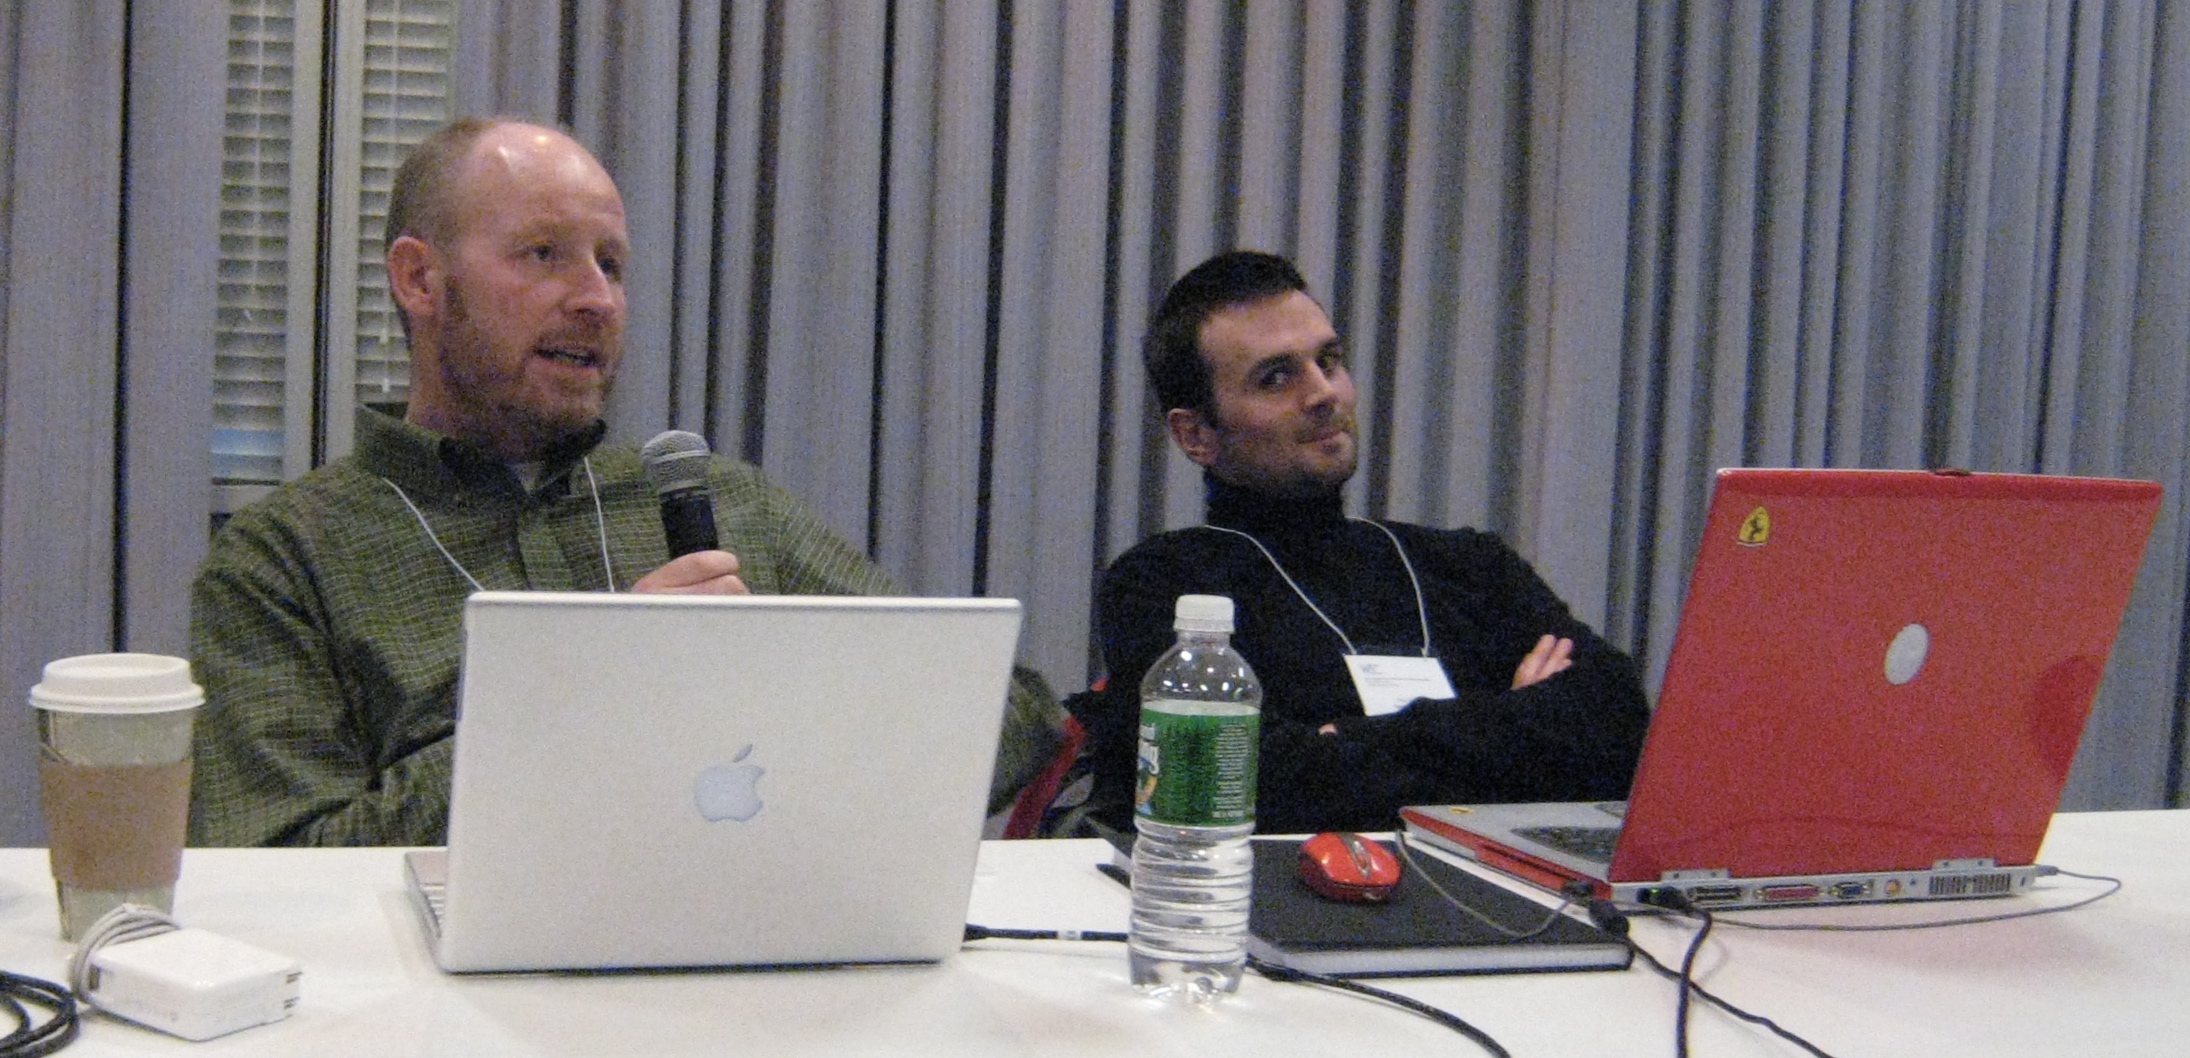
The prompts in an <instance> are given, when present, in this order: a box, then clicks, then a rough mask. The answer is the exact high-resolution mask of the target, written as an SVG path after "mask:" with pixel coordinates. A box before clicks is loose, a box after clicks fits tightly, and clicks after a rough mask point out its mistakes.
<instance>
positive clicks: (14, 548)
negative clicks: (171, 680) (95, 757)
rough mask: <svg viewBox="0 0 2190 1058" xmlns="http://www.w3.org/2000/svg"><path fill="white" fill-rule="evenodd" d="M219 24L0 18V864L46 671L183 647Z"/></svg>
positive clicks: (29, 807)
mask: <svg viewBox="0 0 2190 1058" xmlns="http://www.w3.org/2000/svg"><path fill="white" fill-rule="evenodd" d="M224 23H225V19H224V17H223V15H222V9H221V6H220V5H219V4H218V3H213V2H211V0H195V2H192V3H188V4H181V3H174V4H129V3H124V2H122V0H82V2H72V3H64V4H56V3H44V2H40V0H9V2H0V42H4V43H0V276H5V281H4V283H0V305H4V306H5V313H4V315H0V350H4V353H0V355H4V356H5V365H4V378H5V381H4V389H0V680H4V682H5V687H4V688H0V844H16V843H23V842H32V841H36V840H38V835H40V834H41V833H42V832H43V829H42V827H41V825H40V823H39V820H38V796H37V774H38V773H37V767H36V763H37V752H36V745H37V740H36V735H35V728H34V725H33V724H32V720H31V715H30V711H29V709H28V708H27V707H26V706H25V705H24V699H25V697H26V696H27V695H28V693H29V691H30V687H31V685H32V684H34V683H36V682H37V681H38V676H39V673H40V670H41V669H42V668H43V667H44V665H45V663H46V662H47V661H50V660H52V659H54V658H58V657H66V656H69V655H72V654H86V653H96V652H100V651H107V650H117V649H121V650H143V651H152V652H156V653H167V654H179V653H182V652H183V650H184V649H185V646H186V644H185V642H184V636H185V630H186V627H187V624H188V617H189V610H188V607H189V595H188V588H189V582H190V575H191V572H192V570H193V569H195V568H196V566H197V563H198V560H199V558H201V557H202V556H203V555H204V553H205V542H206V525H207V519H208V512H209V510H210V498H211V493H212V487H211V473H212V471H211V465H210V462H211V461H210V458H209V456H208V455H207V448H208V444H209V431H210V429H211V427H210V423H211V420H212V364H213V312H214V283H215V272H216V265H215V263H216V261H217V260H218V254H219V245H218V235H217V232H218V221H219V210H220V136H221V94H222V83H223V76H222V75H223V69H222V62H223V55H224V43H223V41H224V37H223V26H224ZM125 55H126V56H127V63H126V64H125V60H124V57H125ZM125 91H126V95H125ZM125 98H126V99H127V100H128V103H127V107H126V109H125V107H124V102H123V101H124V99H125Z"/></svg>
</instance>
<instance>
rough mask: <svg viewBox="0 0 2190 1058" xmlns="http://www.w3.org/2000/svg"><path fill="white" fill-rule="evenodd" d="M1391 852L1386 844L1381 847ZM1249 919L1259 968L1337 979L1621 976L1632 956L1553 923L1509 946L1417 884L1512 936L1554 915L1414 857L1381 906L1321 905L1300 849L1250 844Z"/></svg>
mask: <svg viewBox="0 0 2190 1058" xmlns="http://www.w3.org/2000/svg"><path fill="white" fill-rule="evenodd" d="M1385 844H1386V847H1387V848H1388V847H1390V843H1389V842H1387V843H1385ZM1254 848H1255V886H1254V889H1255V897H1254V910H1253V911H1252V912H1251V913H1250V915H1249V917H1248V932H1249V934H1250V936H1249V937H1248V941H1247V950H1248V952H1249V953H1250V954H1253V955H1254V956H1256V957H1257V958H1260V959H1262V960H1264V961H1266V962H1271V963H1276V964H1278V965H1280V966H1285V967H1289V968H1291V969H1295V970H1303V971H1306V972H1308V973H1319V974H1330V975H1335V976H1341V977H1371V976H1396V975H1402V974H1462V973H1520V972H1529V971H1549V970H1620V969H1625V968H1626V967H1627V964H1628V960H1629V959H1630V958H1631V957H1632V956H1631V954H1630V953H1629V951H1628V947H1627V945H1626V944H1625V943H1623V942H1622V941H1621V940H1620V939H1619V938H1618V937H1614V936H1612V935H1611V934H1609V933H1606V932H1605V931H1603V930H1601V929H1598V928H1596V927H1595V926H1591V925H1589V924H1588V923H1585V922H1582V921H1579V920H1577V919H1574V918H1570V917H1568V916H1566V915H1565V914H1560V915H1558V916H1556V918H1554V919H1553V920H1552V922H1551V926H1550V928H1549V929H1546V930H1544V931H1543V932H1542V933H1539V934H1537V935H1535V936H1533V937H1530V938H1528V939H1526V940H1515V939H1513V938H1512V937H1510V936H1508V935H1507V934H1505V933H1501V932H1499V931H1498V929H1496V928H1495V927H1492V926H1490V925H1487V924H1485V923H1484V922H1482V921H1481V920H1479V919H1477V918H1476V917H1475V916H1473V915H1470V914H1468V913H1467V912H1466V911H1462V910H1461V909H1459V908H1457V907H1454V906H1452V903H1451V902H1450V901H1448V900H1447V899H1446V898H1445V897H1444V896H1443V895H1441V894H1439V893H1438V891H1437V890H1436V889H1435V888H1432V887H1431V886H1430V885H1429V884H1428V882H1427V881H1426V880H1425V879H1424V878H1422V877H1420V876H1419V874H1421V873H1426V874H1428V875H1430V876H1432V877H1434V878H1435V880H1436V882H1437V884H1438V885H1440V886H1443V887H1444V890H1445V892H1446V893H1450V894H1451V895H1452V897H1453V898H1455V899H1457V900H1459V901H1461V902H1463V903H1465V904H1467V906H1468V907H1470V908H1472V909H1474V910H1475V911H1476V912H1478V913H1480V914H1482V915H1484V916H1486V917H1488V918H1490V919H1491V920H1492V921H1494V922H1498V923H1500V924H1502V925H1504V926H1505V927H1506V928H1507V929H1509V930H1511V931H1512V932H1514V933H1527V932H1529V931H1530V930H1533V929H1535V928H1536V927H1538V926H1540V925H1542V924H1543V923H1544V921H1545V919H1546V918H1547V917H1551V909H1550V908H1548V907H1545V906H1544V905H1542V904H1539V903H1537V902H1535V901H1533V900H1530V899H1528V898H1527V897H1524V896H1521V895H1519V894H1517V893H1514V892H1511V891H1509V890H1506V889H1503V888H1501V887H1499V886H1498V885H1496V884H1494V883H1492V882H1487V881H1484V880H1483V879H1481V878H1478V877H1476V876H1475V875H1473V874H1470V873H1468V872H1467V871H1465V870H1462V869H1461V868H1459V867H1455V866H1453V865H1451V864H1449V863H1446V862H1444V861H1443V860H1440V859H1438V858H1437V857H1436V856H1434V855H1432V854H1429V853H1426V852H1421V851H1419V850H1417V851H1416V852H1415V855H1414V856H1413V857H1411V860H1410V859H1402V860H1401V861H1400V862H1401V866H1402V868H1403V870H1402V873H1401V875H1400V878H1399V884H1398V886H1397V887H1395V888H1394V889H1393V890H1392V894H1391V898H1390V899H1389V900H1388V901H1386V902H1384V903H1380V904H1349V903H1339V902H1337V901H1333V900H1326V899H1324V898H1323V897H1321V896H1318V895H1316V893H1315V891H1314V890H1312V889H1309V888H1308V884H1307V883H1306V882H1303V881H1301V880H1300V870H1299V860H1300V842H1298V841H1287V840H1268V839H1264V840H1257V841H1256V842H1255V843H1254Z"/></svg>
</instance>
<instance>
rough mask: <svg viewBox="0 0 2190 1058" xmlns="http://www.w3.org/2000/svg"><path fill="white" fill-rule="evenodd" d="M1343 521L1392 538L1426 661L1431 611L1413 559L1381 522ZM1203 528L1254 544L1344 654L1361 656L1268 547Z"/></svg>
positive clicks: (1239, 534)
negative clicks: (1408, 585)
mask: <svg viewBox="0 0 2190 1058" xmlns="http://www.w3.org/2000/svg"><path fill="white" fill-rule="evenodd" d="M1346 520H1347V521H1349V522H1361V523H1364V524H1366V525H1373V526H1376V527H1377V529H1378V530H1379V531H1381V532H1382V533H1383V534H1384V535H1385V536H1386V537H1389V538H1390V539H1391V542H1392V550H1394V551H1397V552H1399V564H1400V565H1402V566H1404V567H1406V569H1407V581H1408V582H1409V583H1411V584H1413V585H1414V612H1415V616H1416V617H1417V618H1419V619H1420V621H1421V623H1422V656H1423V657H1425V658H1426V657H1429V656H1430V609H1429V604H1428V603H1426V602H1424V601H1423V598H1422V578H1420V577H1417V576H1415V573H1414V562H1413V560H1411V559H1409V558H1408V557H1407V549H1406V548H1404V547H1401V546H1400V544H1399V537H1398V536H1397V535H1395V534H1393V532H1392V531H1391V530H1390V529H1387V528H1385V526H1384V523H1382V522H1372V521H1369V520H1368V519H1367V518H1348V519H1346ZM1202 528H1204V529H1214V530H1216V531H1217V532H1220V533H1230V534H1232V535H1233V536H1237V537H1240V538H1242V539H1244V540H1246V541H1247V542H1248V543H1250V544H1253V545H1255V550H1257V551H1260V552H1262V557H1264V558H1266V559H1269V560H1270V568H1272V569H1275V570H1277V574H1278V576H1279V577H1281V578H1283V579H1284V581H1285V586H1286V587H1288V588H1291V589H1293V594H1295V595H1298V596H1300V601H1301V602H1304V603H1307V604H1308V609H1309V610H1311V611H1313V612H1314V613H1315V615H1316V617H1317V618H1319V619H1321V620H1322V622H1323V624H1324V626H1325V627H1327V628H1329V629H1330V630H1331V633H1332V634H1333V635H1336V636H1337V637H1338V641H1339V642H1341V643H1344V644H1346V653H1348V654H1359V653H1361V651H1359V650H1357V649H1355V647H1354V641H1353V640H1352V639H1350V638H1348V637H1347V635H1346V632H1345V630H1343V629H1341V628H1339V627H1338V622H1336V621H1333V620H1331V617H1330V615H1329V614H1326V613H1324V612H1323V608H1322V607H1320V606H1317V605H1316V601H1315V600H1314V599H1311V598H1309V597H1308V593H1307V592H1305V591H1302V590H1301V587H1300V585H1299V583H1298V582H1296V581H1294V580H1293V575H1292V574H1290V573H1287V572H1285V564H1284V563H1282V562H1279V561H1278V560H1277V556H1276V555H1273V554H1271V553H1270V549H1269V548H1267V547H1264V546H1262V541H1260V540H1257V539H1255V538H1254V537H1253V536H1250V535H1248V534H1246V533H1243V532H1240V531H1239V530H1237V529H1227V528H1225V527H1224V526H1221V525H1204V526H1202Z"/></svg>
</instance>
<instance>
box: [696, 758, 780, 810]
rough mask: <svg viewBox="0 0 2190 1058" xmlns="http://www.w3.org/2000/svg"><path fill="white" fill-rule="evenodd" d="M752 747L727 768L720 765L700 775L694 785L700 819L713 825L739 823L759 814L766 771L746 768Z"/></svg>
mask: <svg viewBox="0 0 2190 1058" xmlns="http://www.w3.org/2000/svg"><path fill="white" fill-rule="evenodd" d="M752 752H753V747H752V746H751V745H747V746H746V747H745V748H744V749H741V750H739V751H738V755H737V756H735V757H732V758H730V763H728V764H717V765H715V766H713V767H711V768H708V769H706V770H704V771H702V772H700V777H699V779H698V780H696V781H695V782H693V784H692V804H693V806H694V807H697V808H698V809H699V810H700V816H701V818H703V819H706V820H707V821H708V822H710V823H720V822H722V821H723V820H725V819H735V820H737V821H738V822H740V823H743V822H745V821H746V820H748V819H751V818H753V817H754V816H757V815H759V814H760V790H759V789H758V788H757V784H758V783H759V782H760V777H761V776H762V775H765V774H767V771H768V770H767V769H766V768H763V767H761V766H760V765H758V764H743V763H740V762H741V761H743V760H744V759H745V758H746V756H747V755H748V754H751V753H752Z"/></svg>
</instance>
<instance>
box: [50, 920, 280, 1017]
mask: <svg viewBox="0 0 2190 1058" xmlns="http://www.w3.org/2000/svg"><path fill="white" fill-rule="evenodd" d="M302 976H303V970H302V969H300V968H299V967H298V965H297V961H296V960H295V959H292V958H289V957H288V956H285V955H276V954H274V953H273V952H270V951H267V950H266V949H264V948H257V947H253V946H251V945H249V944H245V943H243V942H242V941H239V940H233V939H230V938H228V937H223V936H221V935H220V934H218V933H212V932H209V931H206V930H202V929H191V928H185V929H178V930H173V931H171V932H167V933H161V934H157V935H155V936H150V937H145V938H142V939H139V940H129V941H121V942H119V943H115V944H108V945H105V946H103V947H100V948H99V949H98V950H96V951H94V952H92V954H91V964H90V968H89V976H88V987H87V988H86V989H85V994H84V995H83V996H82V997H81V998H82V999H84V1000H85V1001H87V1002H89V1003H90V1004H91V1005H92V1006H95V1007H97V1008H99V1009H100V1010H103V1011H106V1012H107V1013H109V1014H112V1015H114V1016H116V1017H119V1018H124V1019H126V1020H129V1021H134V1022H136V1023H138V1024H140V1025H143V1026H146V1027H147V1028H153V1029H158V1030H159V1031H161V1032H165V1033H168V1034H169V1035H173V1036H180V1037H182V1038H183V1039H186V1040H210V1039H212V1038H214V1037H215V1036H225V1035H227V1034H229V1033H231V1032H236V1031H238V1030H241V1029H248V1028H251V1027H252V1026H254V1025H265V1024H269V1023H271V1022H276V1021H280V1020H282V1019H283V1018H286V1017H288V1016H289V1011H290V1010H291V1008H293V1007H295V1006H296V1004H297V994H298V984H297V982H298V979H299V978H301V977H302Z"/></svg>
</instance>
